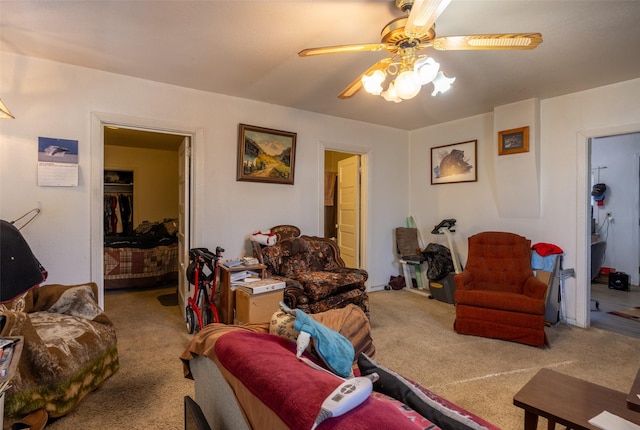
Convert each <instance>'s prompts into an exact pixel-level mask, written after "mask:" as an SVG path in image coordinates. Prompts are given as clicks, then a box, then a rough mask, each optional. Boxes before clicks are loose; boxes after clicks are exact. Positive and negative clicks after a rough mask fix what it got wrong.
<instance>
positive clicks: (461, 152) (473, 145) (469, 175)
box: [431, 140, 478, 185]
mask: <svg viewBox="0 0 640 430" xmlns="http://www.w3.org/2000/svg"><path fill="white" fill-rule="evenodd" d="M477 145H478V141H477V140H470V141H468V142H461V143H453V144H451V145H444V146H436V147H435V148H431V185H436V184H453V183H456V182H476V181H477V180H478V168H477V160H476V150H477Z"/></svg>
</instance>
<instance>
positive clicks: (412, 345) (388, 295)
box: [370, 290, 640, 430]
mask: <svg viewBox="0 0 640 430" xmlns="http://www.w3.org/2000/svg"><path fill="white" fill-rule="evenodd" d="M370 297H371V315H372V327H373V340H374V342H375V344H376V347H377V354H376V358H377V360H378V361H379V362H381V363H384V364H385V365H387V366H388V367H391V368H393V369H394V370H396V371H398V372H399V373H401V374H403V375H405V376H406V377H407V378H409V379H413V380H415V381H417V382H420V383H421V384H422V385H424V386H425V387H427V388H429V389H430V390H432V391H434V392H436V393H438V394H440V395H442V396H444V397H445V398H447V399H448V400H450V401H453V402H454V403H456V404H458V405H460V406H462V407H465V408H467V409H468V410H470V411H472V412H474V413H476V414H477V415H480V416H481V417H483V418H485V419H486V420H488V421H490V422H492V423H494V424H495V425H497V426H499V427H501V428H503V429H506V430H512V429H519V428H522V426H523V411H522V410H521V409H519V408H516V407H515V406H513V395H514V394H515V393H516V392H517V391H518V390H519V389H520V388H521V387H522V386H523V385H524V384H526V383H527V381H528V380H529V379H530V378H531V377H533V375H535V373H536V372H537V371H538V370H539V369H541V368H543V367H546V368H551V369H554V370H556V371H559V372H562V373H566V374H568V375H572V376H576V377H579V378H583V379H586V380H589V381H591V382H594V383H597V384H600V385H604V386H607V387H610V388H613V389H616V390H620V391H624V392H628V391H629V389H630V387H631V384H632V381H633V379H634V378H635V375H636V372H637V371H638V368H639V367H640V361H639V360H638V357H640V340H639V339H633V338H629V337H625V336H621V335H617V334H614V333H610V332H606V331H602V330H599V329H593V328H591V329H581V328H577V327H572V326H568V325H564V324H562V325H557V326H555V327H548V328H547V329H546V331H547V336H548V337H549V341H550V343H551V347H550V348H545V349H540V348H535V347H530V346H526V345H520V344H516V343H512V342H505V341H500V340H494V339H485V338H479V337H474V336H463V335H458V334H456V333H455V332H454V331H453V321H454V319H455V309H454V307H453V305H450V304H446V303H443V302H438V301H435V300H429V299H428V298H426V297H425V296H423V295H418V294H417V293H415V292H413V291H406V290H400V291H383V292H378V293H374V294H371V296H370ZM546 425H547V422H546V420H545V419H541V420H540V423H539V425H538V428H540V429H543V428H545V429H546Z"/></svg>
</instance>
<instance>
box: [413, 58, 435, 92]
mask: <svg viewBox="0 0 640 430" xmlns="http://www.w3.org/2000/svg"><path fill="white" fill-rule="evenodd" d="M413 70H415V72H416V79H417V80H418V82H420V85H424V84H428V83H429V82H431V81H433V80H434V79H435V78H436V75H437V74H438V70H440V64H439V63H438V62H437V61H436V60H434V59H433V58H431V57H422V58H420V59H419V60H418V61H416V64H415V65H414V66H413Z"/></svg>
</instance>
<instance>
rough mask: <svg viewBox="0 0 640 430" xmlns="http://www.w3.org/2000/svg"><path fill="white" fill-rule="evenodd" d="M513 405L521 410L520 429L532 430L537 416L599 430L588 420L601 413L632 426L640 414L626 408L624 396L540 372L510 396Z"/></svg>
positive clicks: (552, 423) (639, 420)
mask: <svg viewBox="0 0 640 430" xmlns="http://www.w3.org/2000/svg"><path fill="white" fill-rule="evenodd" d="M513 404H514V405H516V406H518V407H520V408H522V409H524V429H525V430H535V429H537V426H538V417H545V418H546V419H547V420H549V426H548V429H549V430H551V429H555V425H556V423H558V424H563V425H565V426H567V428H570V429H575V430H583V429H590V430H599V429H598V427H595V426H593V425H591V424H589V422H588V421H589V420H590V419H591V418H593V417H595V416H596V415H598V414H600V413H601V412H602V411H608V412H611V413H612V414H614V415H617V416H619V417H622V418H624V419H626V420H628V421H631V422H632V423H635V424H640V413H638V412H635V411H633V410H631V409H629V408H627V394H626V393H622V392H620V391H616V390H612V389H610V388H606V387H603V386H601V385H596V384H592V383H590V382H587V381H584V380H582V379H578V378H574V377H572V376H568V375H564V374H562V373H558V372H555V371H553V370H550V369H542V370H540V371H539V372H538V373H536V375H535V376H534V377H533V378H531V380H530V381H529V382H527V384H526V385H525V386H524V387H522V389H521V390H520V391H518V393H517V394H516V395H515V396H513Z"/></svg>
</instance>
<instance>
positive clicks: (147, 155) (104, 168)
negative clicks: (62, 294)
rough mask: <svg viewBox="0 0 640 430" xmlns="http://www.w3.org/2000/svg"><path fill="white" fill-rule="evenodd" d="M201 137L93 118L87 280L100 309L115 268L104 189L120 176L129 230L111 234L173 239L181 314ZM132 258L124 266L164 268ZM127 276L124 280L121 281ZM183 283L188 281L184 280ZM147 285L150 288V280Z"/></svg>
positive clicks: (144, 123)
mask: <svg viewBox="0 0 640 430" xmlns="http://www.w3.org/2000/svg"><path fill="white" fill-rule="evenodd" d="M199 133H200V131H189V130H184V131H182V130H174V129H173V128H169V127H166V125H165V124H163V123H162V122H158V121H144V120H135V119H130V118H126V117H121V116H116V115H110V114H97V113H96V114H92V147H93V148H94V151H95V152H94V156H93V157H92V164H91V183H92V190H93V196H94V198H92V200H91V217H92V223H91V260H92V263H91V279H92V281H93V282H96V283H97V284H98V291H99V303H100V305H101V306H104V291H105V278H106V275H107V274H108V272H111V270H110V269H111V268H112V266H109V267H107V265H108V264H112V263H113V262H112V261H107V258H106V257H105V255H106V254H105V249H106V248H105V243H106V241H105V238H106V237H107V236H108V232H107V230H106V229H107V221H106V220H107V217H106V212H105V209H106V206H107V205H106V203H105V202H106V196H105V192H106V191H113V190H107V188H106V187H105V184H107V183H108V182H109V181H110V180H111V179H114V178H115V180H116V181H119V179H118V178H119V177H120V174H121V173H122V177H123V178H125V180H124V181H123V182H125V183H128V184H124V185H125V189H123V188H120V189H118V190H115V192H116V193H118V194H119V193H122V194H126V193H130V194H131V195H130V196H129V197H130V199H129V202H130V218H129V228H128V229H127V231H125V229H124V226H122V227H120V226H118V227H117V230H115V232H116V233H121V234H122V235H126V234H129V233H133V234H134V235H137V232H136V230H137V229H138V228H140V231H142V230H144V231H146V230H147V229H157V231H159V232H161V233H162V234H165V233H168V235H169V236H174V237H175V238H176V240H177V244H175V245H173V246H172V248H173V250H172V251H171V252H172V253H173V255H174V261H175V259H176V258H177V261H178V273H177V275H176V273H175V271H174V272H173V273H172V274H171V276H172V277H173V278H172V282H173V283H174V284H173V285H176V284H178V283H179V284H180V285H179V287H178V288H177V290H176V292H177V302H178V305H179V306H180V308H181V309H182V312H184V297H185V295H186V294H187V292H186V287H185V286H184V285H183V284H185V283H186V282H182V283H180V282H179V280H180V279H181V275H180V274H181V273H182V274H184V272H185V270H186V267H187V266H188V249H189V246H190V239H191V233H190V229H189V227H190V224H191V210H190V207H191V205H190V201H189V196H190V195H191V194H192V190H191V187H192V184H193V181H192V180H191V169H190V165H191V151H190V148H191V143H192V142H193V141H195V139H196V136H197V135H199ZM105 175H111V176H110V178H111V179H109V180H107V179H106V176H105ZM118 200H119V199H118ZM109 223H110V222H109ZM114 225H115V224H114ZM113 231H114V230H111V233H113ZM116 240H117V239H116ZM173 242H175V240H174V241H173ZM163 245H168V244H167V243H163ZM176 249H177V250H176ZM176 254H177V255H176ZM136 258H137V260H135V261H134V259H133V258H132V260H131V261H130V262H129V263H128V264H129V265H130V266H132V265H134V264H139V265H140V264H142V265H147V264H148V263H149V262H152V263H151V264H152V265H153V264H155V265H156V266H158V267H159V266H162V265H164V263H162V262H161V261H160V260H158V259H157V258H156V257H150V258H149V259H147V258H146V257H145V258H144V262H141V261H139V260H141V259H142V257H140V255H137V257H136ZM158 258H160V257H158ZM162 258H164V257H162ZM153 261H155V262H156V263H153ZM163 261H164V260H163ZM174 267H175V265H174ZM111 274H113V273H111ZM126 276H127V275H123V278H126ZM142 277H143V278H144V277H145V276H144V275H142ZM116 278H117V276H116ZM151 278H152V277H151ZM182 278H184V279H185V280H186V277H185V276H182ZM146 281H151V282H153V279H147V280H146ZM156 281H158V282H159V283H161V282H164V281H166V278H157V279H156Z"/></svg>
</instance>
